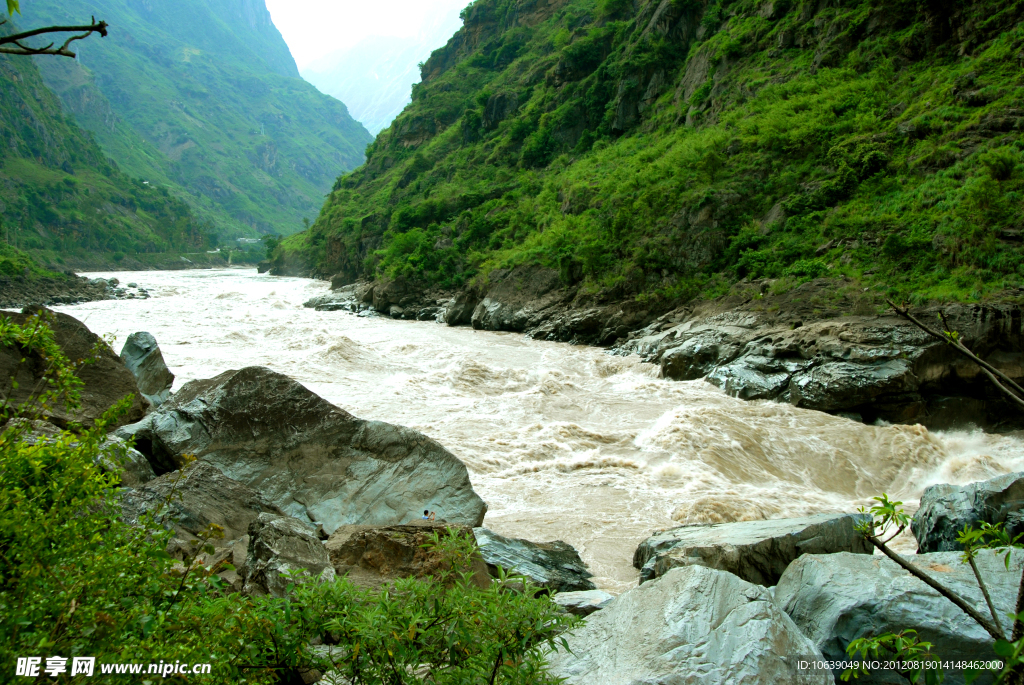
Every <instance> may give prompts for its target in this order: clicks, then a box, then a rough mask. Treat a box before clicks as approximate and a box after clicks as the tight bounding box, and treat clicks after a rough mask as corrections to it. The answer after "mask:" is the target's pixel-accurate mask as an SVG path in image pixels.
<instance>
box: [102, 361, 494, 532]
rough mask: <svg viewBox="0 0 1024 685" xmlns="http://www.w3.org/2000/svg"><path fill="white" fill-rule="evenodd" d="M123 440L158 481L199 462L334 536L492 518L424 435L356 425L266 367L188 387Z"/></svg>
mask: <svg viewBox="0 0 1024 685" xmlns="http://www.w3.org/2000/svg"><path fill="white" fill-rule="evenodd" d="M118 435H119V436H120V437H123V438H128V437H134V438H135V440H136V447H137V448H138V449H139V450H140V451H141V452H142V453H143V454H146V455H147V456H148V457H149V458H150V462H151V463H152V464H153V465H154V468H155V469H156V470H157V472H158V473H162V472H166V471H169V470H173V469H177V468H179V467H180V466H181V465H182V463H183V458H184V455H194V456H195V457H197V458H198V459H199V460H200V461H204V462H207V463H210V464H213V465H214V466H216V467H217V468H219V469H220V470H221V471H222V472H223V473H224V474H225V475H226V476H228V477H230V478H233V479H235V480H237V481H239V482H241V483H243V484H245V485H247V486H249V487H251V488H253V489H255V490H258V491H259V492H260V493H261V494H262V495H263V496H264V497H266V498H267V499H268V500H269V501H271V502H273V503H274V504H276V505H277V506H279V507H280V508H281V509H282V510H283V511H284V512H285V513H287V514H288V515H290V516H295V517H298V518H300V519H303V520H305V521H309V522H313V523H322V524H323V527H324V530H325V531H326V532H327V533H328V534H330V533H333V532H334V531H335V530H336V529H337V528H338V527H339V526H342V525H346V524H362V525H393V524H397V523H405V522H408V521H410V520H414V519H418V518H419V517H420V515H421V512H422V511H423V510H424V509H429V510H431V511H436V512H437V514H438V516H439V517H441V518H443V519H445V520H447V521H450V522H452V523H458V524H462V525H469V526H476V525H480V523H481V522H482V521H483V517H484V513H485V512H486V511H487V505H485V504H484V502H483V500H481V499H480V497H479V496H477V494H476V493H475V492H473V488H472V486H471V485H470V482H469V473H468V471H467V470H466V466H465V464H463V463H462V462H461V461H459V460H458V459H457V458H456V457H455V456H454V455H452V454H451V453H450V452H448V451H447V450H446V449H444V448H443V447H441V446H440V445H439V444H437V443H436V442H434V441H433V440H431V439H430V438H428V437H427V436H425V435H423V434H422V433H419V432H417V431H414V430H411V429H409V428H403V427H402V426H394V425H391V424H388V423H383V422H380V421H363V420H360V419H357V418H356V417H354V416H352V415H351V414H349V413H348V412H346V411H343V410H341V409H339V408H338V407H335V406H334V405H332V404H330V403H329V402H327V401H326V400H324V399H323V398H321V397H319V396H317V395H315V394H314V393H312V392H310V391H309V390H307V389H306V388H305V387H303V386H302V385H301V384H299V383H298V382H297V381H294V380H292V379H291V378H288V377H287V376H284V375H282V374H279V373H276V372H274V371H271V370H270V369H267V368H264V367H259V366H251V367H248V368H245V369H242V370H240V371H225V372H224V373H222V374H220V375H219V376H217V377H216V378H211V379H208V380H201V381H192V382H190V383H187V384H185V386H183V387H182V388H181V389H180V390H179V391H178V392H177V393H176V394H175V395H174V396H173V397H172V398H171V399H170V400H169V401H168V402H167V403H165V404H164V405H162V406H161V407H160V408H159V409H158V410H157V411H155V412H153V413H152V414H150V415H149V416H147V417H146V418H145V419H143V420H142V421H140V422H138V423H136V424H133V425H131V426H125V427H124V428H122V429H120V430H119V432H118Z"/></svg>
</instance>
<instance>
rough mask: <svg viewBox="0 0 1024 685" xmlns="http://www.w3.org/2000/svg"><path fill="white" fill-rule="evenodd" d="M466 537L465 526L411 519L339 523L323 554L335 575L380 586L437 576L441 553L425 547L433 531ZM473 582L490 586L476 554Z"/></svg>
mask: <svg viewBox="0 0 1024 685" xmlns="http://www.w3.org/2000/svg"><path fill="white" fill-rule="evenodd" d="M450 531H451V532H454V533H455V534H457V535H460V536H463V537H468V536H472V535H473V532H472V530H471V529H470V528H469V527H468V526H456V525H452V524H447V523H441V522H433V521H413V522H410V523H407V524H404V525H399V526H341V527H340V528H338V529H337V530H336V531H334V533H333V534H332V535H331V537H330V538H329V539H328V540H327V542H326V547H327V553H328V555H329V556H330V558H331V563H332V564H333V565H334V570H335V572H336V573H337V574H338V575H339V576H346V577H348V579H349V580H350V581H352V582H353V583H355V584H356V585H361V586H364V587H380V586H382V585H385V584H387V583H389V582H391V581H394V580H397V579H399V578H437V577H438V575H439V574H440V573H441V572H442V571H443V570H445V569H446V568H447V564H446V562H445V561H444V559H443V557H442V555H441V554H440V553H439V552H437V551H435V550H433V549H430V548H429V547H428V543H430V542H431V540H432V536H433V535H434V534H437V535H440V536H444V535H447V534H448V533H449V532H450ZM473 582H474V584H475V585H476V586H477V587H480V588H486V587H489V586H490V583H491V577H490V575H489V573H488V571H487V566H486V565H485V564H484V562H483V559H481V558H479V557H477V558H476V560H475V564H474V576H473Z"/></svg>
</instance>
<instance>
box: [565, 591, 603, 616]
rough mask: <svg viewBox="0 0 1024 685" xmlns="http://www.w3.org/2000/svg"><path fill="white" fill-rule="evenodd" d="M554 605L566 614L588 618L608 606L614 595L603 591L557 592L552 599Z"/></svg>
mask: <svg viewBox="0 0 1024 685" xmlns="http://www.w3.org/2000/svg"><path fill="white" fill-rule="evenodd" d="M551 599H552V601H554V603H555V604H557V605H558V606H560V607H562V608H563V609H564V610H565V612H566V613H568V614H573V615H574V616H590V615H591V614H592V613H594V612H595V611H600V610H601V609H604V608H605V607H606V606H608V605H609V604H610V603H611V601H612V600H613V599H615V595H612V594H610V593H607V592H605V591H604V590H580V591H578V592H559V593H557V594H555V595H554V596H553V597H552V598H551Z"/></svg>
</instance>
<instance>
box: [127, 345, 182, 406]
mask: <svg viewBox="0 0 1024 685" xmlns="http://www.w3.org/2000/svg"><path fill="white" fill-rule="evenodd" d="M121 359H122V360H123V361H124V364H125V366H127V367H128V370H129V371H131V372H132V374H134V376H135V380H136V382H137V383H138V385H139V391H140V392H141V393H142V394H143V395H144V396H145V398H146V399H147V400H149V403H150V404H152V405H153V406H154V407H159V406H160V405H161V404H163V403H164V402H166V401H167V400H168V399H170V397H171V386H172V385H173V384H174V374H173V373H171V372H170V370H169V369H168V368H167V364H165V363H164V356H163V354H162V353H161V352H160V346H159V345H157V342H156V338H154V337H153V336H152V335H150V334H149V333H146V332H139V333H132V334H131V335H129V336H128V339H127V340H126V341H125V343H124V347H122V348H121Z"/></svg>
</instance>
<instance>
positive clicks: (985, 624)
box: [866, 535, 1006, 640]
mask: <svg viewBox="0 0 1024 685" xmlns="http://www.w3.org/2000/svg"><path fill="white" fill-rule="evenodd" d="M866 537H867V539H868V542H870V543H871V544H872V545H874V546H875V547H877V548H878V549H879V550H880V551H881V552H882V554H884V555H885V556H887V557H889V558H890V559H892V560H893V561H895V562H896V563H897V564H899V565H900V566H901V567H903V568H904V569H905V570H907V571H909V572H910V574H911V575H912V576H914V577H915V578H918V579H919V580H921V581H923V582H924V583H925V584H926V585H928V586H929V587H931V588H932V589H933V590H935V591H936V592H938V593H939V594H940V595H942V596H943V597H945V598H946V599H948V600H949V601H950V602H952V603H953V604H955V605H957V607H959V608H960V610H961V611H963V612H964V613H965V614H967V615H968V616H970V617H971V618H972V619H974V621H975V622H976V623H977V624H978V625H979V626H981V627H982V628H984V629H985V632H987V633H988V634H989V635H991V636H992V637H993V638H994V639H996V640H1005V639H1006V636H1005V635H1004V634H1003V632H1002V631H1001V630H999V629H998V628H996V626H995V625H994V624H993V623H992V622H991V621H989V620H988V619H987V618H985V617H984V616H982V615H981V613H980V612H979V611H978V610H977V609H975V608H974V607H973V606H971V605H970V604H968V603H967V602H965V601H964V599H963V597H961V596H960V595H958V594H956V593H955V592H953V591H952V590H950V589H949V588H947V587H945V586H944V585H942V584H940V583H939V582H938V581H936V580H935V579H934V578H932V577H931V576H929V575H928V574H927V573H925V572H924V571H922V570H921V569H919V568H918V567H916V566H914V565H913V564H911V563H910V562H909V561H907V560H906V559H904V558H903V557H901V556H900V555H899V554H896V553H895V552H893V551H892V550H891V549H889V548H888V547H887V546H886V545H884V544H883V543H882V542H881V541H880V540H879V539H878V538H876V537H875V536H874V535H868V536H866Z"/></svg>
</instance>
